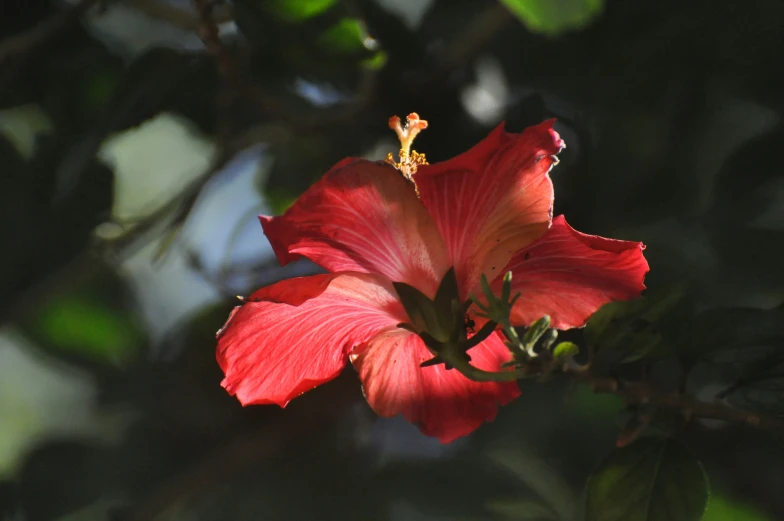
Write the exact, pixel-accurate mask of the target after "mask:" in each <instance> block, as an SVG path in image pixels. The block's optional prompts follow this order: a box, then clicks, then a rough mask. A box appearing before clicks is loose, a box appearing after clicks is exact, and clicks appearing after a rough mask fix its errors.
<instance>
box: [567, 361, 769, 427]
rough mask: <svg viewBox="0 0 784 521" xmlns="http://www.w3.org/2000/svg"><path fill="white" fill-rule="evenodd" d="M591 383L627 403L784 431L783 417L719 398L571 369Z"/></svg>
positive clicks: (687, 416)
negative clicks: (661, 389) (703, 397)
mask: <svg viewBox="0 0 784 521" xmlns="http://www.w3.org/2000/svg"><path fill="white" fill-rule="evenodd" d="M570 374H571V375H572V376H574V377H576V378H577V379H578V380H580V381H583V382H585V383H587V384H588V385H590V387H591V389H592V390H593V391H594V392H595V393H602V394H614V395H615V396H618V397H620V398H621V399H623V400H624V401H625V402H626V403H627V404H635V405H641V404H652V405H656V406H658V407H663V408H666V409H679V410H680V411H681V412H682V413H683V415H684V416H685V417H686V418H692V417H695V418H703V419H709V420H721V421H726V422H729V423H736V424H743V425H748V426H751V427H757V428H760V429H766V430H770V431H775V432H779V433H782V434H784V420H782V419H780V418H776V417H773V416H767V415H761V414H758V413H755V412H750V411H746V410H743V409H738V408H736V407H732V406H731V405H729V404H727V403H725V402H721V401H714V402H704V401H701V400H697V399H696V398H693V397H691V396H688V395H686V394H682V393H677V392H670V393H661V392H659V391H657V390H656V389H654V388H653V386H652V385H651V384H650V383H647V382H634V383H620V382H618V381H617V380H615V379H614V378H602V377H596V376H593V375H591V374H590V372H586V373H570Z"/></svg>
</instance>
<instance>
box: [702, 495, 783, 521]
mask: <svg viewBox="0 0 784 521" xmlns="http://www.w3.org/2000/svg"><path fill="white" fill-rule="evenodd" d="M702 521H773V518H772V517H769V516H766V515H765V514H762V513H761V512H759V511H758V510H757V509H755V508H752V507H750V506H749V505H747V504H745V503H742V502H740V501H733V500H731V499H729V498H728V497H726V496H723V495H721V494H716V493H714V494H711V498H710V501H709V502H708V510H707V511H706V512H705V517H703V518H702Z"/></svg>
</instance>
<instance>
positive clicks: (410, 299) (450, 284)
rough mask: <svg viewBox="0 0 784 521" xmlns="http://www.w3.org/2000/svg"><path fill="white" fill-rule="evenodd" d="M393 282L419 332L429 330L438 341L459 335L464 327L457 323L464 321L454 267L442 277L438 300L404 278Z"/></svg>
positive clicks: (442, 341)
mask: <svg viewBox="0 0 784 521" xmlns="http://www.w3.org/2000/svg"><path fill="white" fill-rule="evenodd" d="M393 286H394V287H395V291H397V294H398V297H399V298H400V302H401V303H402V304H403V308H404V309H405V310H406V313H408V318H410V319H411V323H412V324H413V326H414V329H415V330H416V332H417V333H418V334H419V335H420V336H422V334H424V333H427V334H428V335H429V336H430V337H432V339H433V340H434V341H435V342H436V343H444V342H448V341H449V340H450V339H452V338H453V337H455V338H458V337H459V335H460V334H461V328H460V327H458V326H460V325H461V324H462V320H463V306H462V305H461V304H460V300H459V296H458V290H457V276H456V275H455V269H454V268H450V270H449V271H447V273H446V275H444V278H443V279H441V283H440V284H439V286H438V290H437V291H436V297H435V300H430V299H429V298H428V297H427V296H426V295H424V294H423V293H422V292H421V291H419V290H418V289H416V288H415V287H413V286H410V285H408V284H406V283H404V282H393ZM409 330H410V328H409ZM431 347H432V346H431Z"/></svg>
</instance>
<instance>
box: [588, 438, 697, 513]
mask: <svg viewBox="0 0 784 521" xmlns="http://www.w3.org/2000/svg"><path fill="white" fill-rule="evenodd" d="M708 496H709V487H708V478H707V476H706V475H705V471H704V470H703V468H702V464H700V462H699V461H698V460H697V459H696V458H695V457H694V454H692V452H691V451H690V450H689V449H687V448H686V447H685V446H684V445H682V444H681V443H680V442H677V441H675V440H673V439H659V438H655V439H654V438H647V439H641V440H638V441H637V442H635V443H633V444H632V445H630V446H628V447H625V448H623V449H617V450H615V451H613V452H612V453H610V455H609V456H608V457H607V458H606V459H605V460H604V461H603V462H602V463H601V464H600V465H599V466H598V467H597V468H596V469H595V470H594V472H593V474H592V475H591V477H590V478H589V479H588V484H587V487H586V516H585V519H586V521H675V520H677V521H700V520H701V519H702V518H703V515H704V513H705V508H706V506H707V503H708Z"/></svg>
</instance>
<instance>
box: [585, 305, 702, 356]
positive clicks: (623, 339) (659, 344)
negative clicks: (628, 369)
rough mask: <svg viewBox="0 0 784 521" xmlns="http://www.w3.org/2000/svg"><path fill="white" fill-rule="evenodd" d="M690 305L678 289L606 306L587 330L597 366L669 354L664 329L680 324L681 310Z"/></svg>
mask: <svg viewBox="0 0 784 521" xmlns="http://www.w3.org/2000/svg"><path fill="white" fill-rule="evenodd" d="M686 304H688V302H686V299H684V298H683V293H682V292H681V291H679V290H666V291H663V292H661V293H659V294H657V295H651V296H645V297H643V298H641V299H637V300H633V301H630V302H613V303H611V304H607V305H605V306H603V307H602V308H601V309H599V311H597V312H596V313H595V314H594V315H593V316H592V317H591V318H590V319H589V320H588V324H587V325H586V326H585V329H584V337H585V342H586V344H587V345H588V346H589V347H591V348H592V349H593V350H594V351H595V352H596V353H597V356H596V359H595V360H594V363H595V364H596V365H597V366H600V367H604V366H607V367H614V366H617V365H618V364H624V363H630V362H634V361H637V360H640V359H641V358H643V357H645V356H649V355H651V354H655V355H657V356H658V355H663V354H666V353H667V352H668V351H669V350H670V348H671V346H670V341H669V338H666V337H665V336H664V335H662V333H661V330H667V331H669V329H671V327H672V326H671V323H678V324H680V323H681V322H683V320H682V310H681V307H682V306H684V305H686Z"/></svg>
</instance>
